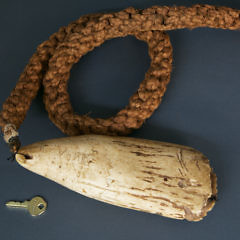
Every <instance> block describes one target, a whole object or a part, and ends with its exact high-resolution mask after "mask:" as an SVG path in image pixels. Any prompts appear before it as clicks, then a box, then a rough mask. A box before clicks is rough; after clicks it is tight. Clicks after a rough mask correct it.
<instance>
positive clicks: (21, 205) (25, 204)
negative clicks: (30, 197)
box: [6, 201, 29, 209]
mask: <svg viewBox="0 0 240 240" xmlns="http://www.w3.org/2000/svg"><path fill="white" fill-rule="evenodd" d="M28 204H29V202H28V201H24V202H17V201H9V202H7V203H6V206H7V207H11V208H25V209H28Z"/></svg>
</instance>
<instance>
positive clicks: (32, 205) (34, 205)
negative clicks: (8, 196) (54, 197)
mask: <svg viewBox="0 0 240 240" xmlns="http://www.w3.org/2000/svg"><path fill="white" fill-rule="evenodd" d="M6 206H7V207H11V208H12V207H13V208H25V209H27V210H28V212H29V213H30V214H31V215H32V216H38V215H41V214H42V213H44V212H45V211H46V209H47V202H46V201H45V200H44V199H43V198H42V197H39V196H36V197H34V198H32V199H31V200H30V201H24V202H15V201H10V202H7V203H6Z"/></svg>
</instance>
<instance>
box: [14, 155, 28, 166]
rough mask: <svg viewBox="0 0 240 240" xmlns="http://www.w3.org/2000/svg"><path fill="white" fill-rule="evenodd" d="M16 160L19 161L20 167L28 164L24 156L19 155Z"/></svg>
mask: <svg viewBox="0 0 240 240" xmlns="http://www.w3.org/2000/svg"><path fill="white" fill-rule="evenodd" d="M15 158H16V161H17V162H18V163H19V164H20V165H21V164H23V163H26V158H25V156H24V155H23V154H19V153H17V154H16V156H15Z"/></svg>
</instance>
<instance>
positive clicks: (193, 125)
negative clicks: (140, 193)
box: [0, 0, 240, 240]
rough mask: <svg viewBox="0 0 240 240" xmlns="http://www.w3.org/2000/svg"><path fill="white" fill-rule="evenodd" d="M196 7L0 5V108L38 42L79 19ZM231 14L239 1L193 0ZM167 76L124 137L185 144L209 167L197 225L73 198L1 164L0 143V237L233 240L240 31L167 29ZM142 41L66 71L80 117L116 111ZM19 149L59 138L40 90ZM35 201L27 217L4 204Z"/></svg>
mask: <svg viewBox="0 0 240 240" xmlns="http://www.w3.org/2000/svg"><path fill="white" fill-rule="evenodd" d="M194 3H197V1H180V0H179V1H151V0H128V1H127V0H125V1H124V0H122V1H113V0H112V1H110V0H101V1H100V0H88V1H83V0H67V1H66V0H41V1H33V0H21V1H14V0H1V2H0V29H1V37H0V104H2V103H3V102H4V100H5V99H6V98H7V97H8V96H9V94H10V91H11V90H12V88H13V87H14V86H15V84H16V82H17V80H18V77H19V75H20V73H21V71H22V70H23V68H24V66H25V65H26V64H27V62H28V60H29V58H30V57H31V55H32V54H33V53H34V51H35V49H36V47H37V45H38V44H40V43H41V42H42V41H44V40H46V39H47V38H48V36H49V35H51V34H52V33H53V32H56V31H57V30H58V28H59V27H61V26H62V25H67V24H68V23H69V22H71V21H73V20H75V19H78V18H79V17H80V16H81V15H84V14H88V13H95V12H103V11H108V12H111V11H119V10H121V9H123V8H126V7H128V6H133V7H136V8H146V7H150V6H152V5H173V4H176V5H187V6H190V5H192V4H194ZM198 3H210V4H218V5H226V6H229V7H233V8H238V9H240V1H237V0H236V1H227V0H225V1H220V0H219V1H198ZM168 33H169V35H170V38H171V42H172V45H173V50H174V51H173V55H174V62H173V72H172V77H171V83H170V84H169V86H168V90H167V92H166V94H165V96H164V99H163V102H162V104H161V105H160V107H159V108H158V109H157V111H156V112H155V113H154V114H153V116H152V117H151V118H150V119H149V120H147V121H146V123H145V124H144V126H143V127H142V128H141V129H139V130H136V131H135V132H134V133H133V134H132V136H135V137H139V138H147V139H155V140H161V141H168V142H173V143H178V144H183V145H188V146H192V147H194V148H196V149H198V150H200V151H201V152H203V153H204V154H205V155H206V156H207V157H208V158H209V159H210V161H211V165H212V166H213V167H214V169H215V172H216V173H217V176H218V185H219V186H218V189H219V201H218V202H217V204H216V206H215V207H214V209H213V210H212V211H211V212H210V213H209V214H208V216H207V217H206V218H204V220H203V221H200V222H197V223H191V222H187V221H178V220H174V219H168V218H163V217H160V216H157V215H151V214H147V213H141V212H137V211H133V210H128V209H123V208H119V207H115V206H111V205H108V204H105V203H102V202H98V201H96V200H92V199H89V198H86V197H84V196H81V195H80V194H77V193H75V192H72V191H70V190H68V189H65V188H63V187H61V186H60V185H57V184H55V183H53V182H51V181H49V180H47V179H45V178H43V177H40V176H37V175H35V174H33V173H31V172H28V171H27V170H25V169H23V168H21V167H20V166H18V165H17V163H11V162H8V161H7V160H6V158H7V157H8V156H9V151H8V148H7V146H6V145H5V144H4V142H3V141H2V140H1V142H0V239H1V240H2V239H3V240H5V239H7V240H12V239H23V240H33V239H34V240H38V239H41V240H48V239H50V240H55V239H56V240H57V239H68V240H71V239H84V240H88V239H91V240H93V239H94V240H95V239H99V240H100V239H103V240H108V239H115V240H120V239H121V240H125V239H131V240H132V239H138V240H145V239H149V240H150V239H163V240H169V239H174V240H175V239H179V240H182V239H184V240H188V239H194V240H200V239H201V240H202V239H205V240H208V239H218V240H222V239H238V237H239V234H240V227H239V218H240V211H239V210H240V206H239V201H240V187H239V182H240V179H239V178H240V176H239V170H240V159H239V155H240V147H239V142H240V133H239V123H240V111H239V103H240V93H239V89H240V81H239V73H240V68H239V62H240V47H239V42H240V32H239V31H227V30H214V29H195V30H177V31H171V32H168ZM149 63H150V60H149V57H148V54H147V45H146V44H145V43H144V42H141V41H138V40H136V39H135V38H134V37H126V38H121V39H113V40H110V41H108V42H105V43H104V44H103V45H102V46H100V47H99V48H97V49H95V50H94V51H93V52H90V53H89V54H87V55H86V56H84V57H83V58H82V59H81V60H80V62H79V63H78V64H76V65H75V66H74V68H73V69H72V73H71V79H70V82H69V92H70V95H71V101H72V104H73V107H74V109H75V110H76V111H77V112H78V113H79V114H85V113H88V112H91V113H92V114H91V116H94V117H96V116H98V117H108V116H111V115H113V114H115V113H116V112H117V111H118V110H119V109H121V108H123V107H124V106H125V105H126V104H127V102H128V98H129V97H130V96H131V95H132V94H133V93H134V92H135V91H136V89H137V88H138V85H139V83H140V82H141V81H142V80H143V78H144V73H145V71H146V70H147V68H148V66H149ZM20 135H21V140H22V143H23V145H26V144H30V143H32V142H35V141H39V140H43V139H49V138H55V137H62V136H64V135H63V134H62V133H61V132H60V131H59V130H58V129H57V128H56V127H55V125H53V123H52V122H51V121H50V120H49V119H48V117H47V113H46V111H45V109H44V105H43V103H42V93H41V92H40V93H39V95H38V97H37V98H36V99H35V100H34V102H33V104H32V106H31V109H30V110H29V112H28V114H27V118H26V120H25V121H24V123H23V124H22V126H21V128H20ZM34 195H42V196H44V197H45V198H46V199H47V200H48V202H49V208H48V211H47V212H46V213H45V214H44V215H42V216H40V217H36V218H32V217H30V216H29V215H28V214H27V213H26V212H24V211H17V210H9V209H7V208H6V207H5V206H4V202H5V201H7V200H24V199H28V198H31V197H32V196H34Z"/></svg>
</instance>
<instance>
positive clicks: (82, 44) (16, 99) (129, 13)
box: [0, 5, 240, 135]
mask: <svg viewBox="0 0 240 240" xmlns="http://www.w3.org/2000/svg"><path fill="white" fill-rule="evenodd" d="M239 13H240V11H239V10H234V9H231V8H227V7H216V6H210V5H194V6H192V7H176V6H174V7H167V6H163V7H160V6H154V7H151V8H148V9H145V10H136V9H134V8H127V9H125V10H122V11H120V12H117V13H104V14H91V15H86V16H83V17H80V18H79V19H78V20H77V21H75V22H72V23H71V24H69V25H68V26H67V27H61V28H60V29H59V31H58V32H57V33H54V34H53V35H52V36H50V38H49V40H47V41H45V42H43V43H42V44H40V45H39V46H38V48H37V51H36V52H35V53H34V55H33V56H32V58H31V59H30V61H29V63H28V64H27V66H26V67H25V69H24V71H23V73H22V74H21V76H20V79H19V81H18V83H17V85H16V87H15V88H14V90H13V91H12V92H11V95H10V97H8V98H7V100H6V101H5V103H4V104H3V107H2V111H1V114H0V126H1V127H4V126H6V124H9V123H11V124H14V125H15V126H16V127H17V128H19V126H20V125H21V123H22V122H23V120H24V118H25V115H26V112H27V110H28V109H29V107H30V104H31V101H32V100H33V99H34V97H35V96H36V94H37V92H38V90H39V87H40V86H41V84H43V86H44V102H45V106H46V109H47V111H48V114H49V117H50V119H51V120H52V121H53V122H54V123H55V124H56V126H57V127H58V128H60V129H61V130H62V131H63V132H64V133H66V134H68V135H78V134H81V133H97V134H110V135H115V134H120V135H124V134H128V133H129V132H130V131H131V130H132V129H136V128H139V127H140V126H141V125H142V124H143V122H144V120H145V119H146V118H149V117H150V116H151V114H152V113H153V112H154V110H155V109H156V108H157V107H158V106H159V104H160V102H161V99H162V97H163V95H164V92H165V91H166V86H167V84H168V82H169V80H170V73H171V63H172V47H171V43H170V40H169V37H168V36H167V34H166V33H164V32H163V31H165V30H173V29H182V28H190V29H193V28H196V27H210V28H222V29H230V30H236V29H240V20H239ZM127 35H134V36H135V37H136V38H137V39H139V40H142V41H145V42H146V43H147V44H148V47H149V56H150V58H151V64H150V68H149V69H148V71H147V73H146V75H145V79H144V80H143V82H142V83H141V84H140V87H139V89H138V90H137V92H136V93H135V94H134V95H133V96H132V97H131V98H130V100H129V104H128V105H127V106H126V107H125V108H124V109H123V110H121V111H119V112H118V113H117V114H116V115H115V116H113V117H111V118H108V119H101V118H96V119H93V118H91V117H89V116H87V115H84V116H79V115H77V114H75V113H74V110H73V108H72V106H71V103H70V99H69V95H68V92H67V82H68V79H69V76H70V70H71V68H72V66H73V64H74V63H76V62H78V61H79V59H80V58H81V57H82V56H83V55H84V54H86V53H87V52H89V51H91V50H93V49H94V48H95V47H97V46H99V45H101V44H102V43H103V42H104V41H106V40H109V39H111V38H116V37H124V36H127Z"/></svg>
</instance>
